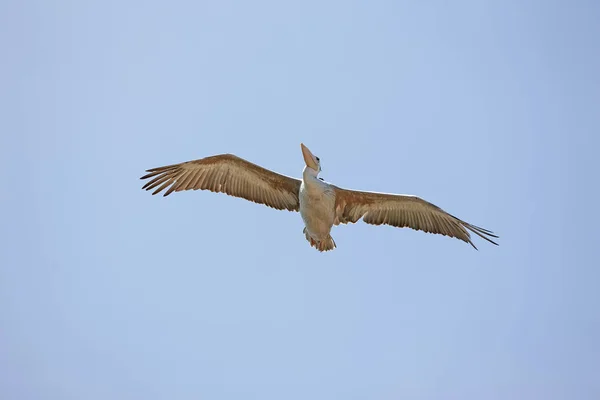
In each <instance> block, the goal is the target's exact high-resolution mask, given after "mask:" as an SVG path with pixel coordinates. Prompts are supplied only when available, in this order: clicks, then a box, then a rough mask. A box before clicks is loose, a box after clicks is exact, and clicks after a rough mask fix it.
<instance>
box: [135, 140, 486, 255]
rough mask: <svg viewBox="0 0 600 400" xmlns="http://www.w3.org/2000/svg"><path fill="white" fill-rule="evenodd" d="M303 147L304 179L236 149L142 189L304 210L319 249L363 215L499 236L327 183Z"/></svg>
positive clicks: (425, 206) (167, 170)
mask: <svg viewBox="0 0 600 400" xmlns="http://www.w3.org/2000/svg"><path fill="white" fill-rule="evenodd" d="M301 148H302V154H303V156H304V161H305V162H306V167H305V168H304V171H303V173H302V180H300V179H295V178H291V177H288V176H285V175H281V174H278V173H276V172H273V171H270V170H268V169H265V168H263V167H260V166H258V165H256V164H253V163H251V162H249V161H246V160H244V159H242V158H240V157H237V156H234V155H232V154H222V155H217V156H211V157H206V158H202V159H199V160H195V161H188V162H184V163H181V164H173V165H168V166H165V167H159V168H152V169H149V170H148V171H147V172H148V174H146V175H144V176H143V177H142V178H141V179H149V178H152V179H151V180H150V181H149V182H147V183H146V184H145V185H144V186H143V189H146V190H150V189H153V188H156V189H155V191H154V192H153V193H152V194H157V193H159V192H161V191H162V190H164V189H166V188H168V189H167V191H166V192H165V196H167V195H169V194H171V193H172V192H174V191H176V192H179V191H182V190H197V189H202V190H210V191H212V192H224V193H226V194H229V195H231V196H235V197H241V198H244V199H246V200H250V201H253V202H255V203H260V204H264V205H266V206H269V207H272V208H275V209H279V210H288V211H299V212H300V215H301V217H302V219H303V221H304V226H305V227H304V230H303V232H304V235H305V237H306V239H307V240H308V242H309V243H310V245H311V246H313V247H315V248H316V249H317V250H319V251H327V250H332V249H334V248H335V247H336V244H335V241H334V240H333V238H332V237H331V228H332V227H333V225H339V224H347V223H354V222H357V221H358V220H360V219H361V218H362V219H363V221H364V222H366V223H368V224H373V225H381V224H386V225H391V226H396V227H400V228H402V227H409V228H413V229H416V230H422V231H425V232H430V233H438V234H442V235H445V236H450V237H455V238H457V239H460V240H462V241H465V242H467V243H469V244H471V245H472V246H473V247H475V245H474V244H473V242H472V241H471V236H470V234H469V231H471V232H473V233H475V234H476V235H478V236H480V237H481V238H483V239H485V240H487V241H488V242H490V243H493V244H497V243H495V242H494V241H493V240H491V239H490V237H492V238H497V237H498V236H496V235H494V234H493V233H492V232H490V231H488V230H486V229H483V228H480V227H477V226H475V225H471V224H469V223H467V222H464V221H462V220H460V219H458V218H456V217H454V216H453V215H451V214H448V213H447V212H445V211H444V210H442V209H441V208H439V207H437V206H435V205H433V204H431V203H429V202H427V201H425V200H423V199H421V198H419V197H416V196H410V195H397V194H388V193H377V192H363V191H356V190H348V189H342V188H339V187H337V186H335V185H332V184H330V183H327V182H325V181H323V180H322V179H321V178H319V177H318V175H319V172H320V171H321V162H320V160H319V158H318V157H316V156H314V155H313V154H312V153H311V152H310V150H308V148H307V147H306V146H304V145H303V144H302V145H301ZM475 248H476V247H475Z"/></svg>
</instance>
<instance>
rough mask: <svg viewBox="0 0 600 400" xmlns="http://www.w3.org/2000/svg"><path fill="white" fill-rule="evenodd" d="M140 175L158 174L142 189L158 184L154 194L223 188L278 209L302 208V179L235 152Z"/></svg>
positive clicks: (156, 169) (154, 186) (150, 175)
mask: <svg viewBox="0 0 600 400" xmlns="http://www.w3.org/2000/svg"><path fill="white" fill-rule="evenodd" d="M146 172H149V174H146V175H144V176H142V177H141V178H140V179H148V178H154V179H152V180H151V181H149V182H147V183H146V184H145V185H144V186H143V187H142V189H146V190H150V189H154V188H157V189H156V190H154V192H152V194H157V193H160V192H162V191H163V190H164V189H166V188H169V189H167V191H166V192H165V194H164V196H168V195H170V194H171V193H173V192H180V191H182V190H198V189H201V190H210V191H211V192H217V193H218V192H223V193H226V194H228V195H230V196H235V197H240V198H243V199H246V200H250V201H253V202H255V203H259V204H264V205H266V206H269V207H272V208H276V209H278V210H289V211H298V208H299V207H300V204H299V202H298V191H299V190H300V183H301V181H300V180H299V179H295V178H290V177H289V176H285V175H281V174H278V173H275V172H273V171H269V170H268V169H265V168H263V167H260V166H258V165H256V164H253V163H251V162H249V161H246V160H244V159H243V158H240V157H237V156H234V155H233V154H222V155H218V156H212V157H206V158H202V159H200V160H194V161H188V162H184V163H181V164H173V165H167V166H165V167H158V168H152V169H149V170H147V171H146Z"/></svg>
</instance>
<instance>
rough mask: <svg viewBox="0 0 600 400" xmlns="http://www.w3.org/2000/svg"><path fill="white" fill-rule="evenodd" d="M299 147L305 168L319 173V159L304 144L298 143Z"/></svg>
mask: <svg viewBox="0 0 600 400" xmlns="http://www.w3.org/2000/svg"><path fill="white" fill-rule="evenodd" d="M300 147H301V148H302V156H303V157H304V162H305V163H306V166H307V167H308V168H310V169H312V170H314V171H315V173H319V172H321V160H319V157H317V156H315V155H314V154H313V153H311V151H310V150H309V149H308V147H306V146H305V145H304V143H300Z"/></svg>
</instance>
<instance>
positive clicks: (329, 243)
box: [302, 228, 336, 251]
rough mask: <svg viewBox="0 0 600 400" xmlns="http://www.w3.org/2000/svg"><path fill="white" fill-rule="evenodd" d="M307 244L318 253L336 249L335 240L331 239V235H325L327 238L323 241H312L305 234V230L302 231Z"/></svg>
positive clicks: (306, 233)
mask: <svg viewBox="0 0 600 400" xmlns="http://www.w3.org/2000/svg"><path fill="white" fill-rule="evenodd" d="M302 232H303V233H304V236H305V237H306V240H308V243H310V245H311V246H312V247H314V248H315V249H317V250H319V251H329V250H333V249H335V248H336V245H335V240H333V238H332V237H331V235H327V238H326V239H324V240H315V239H313V238H312V237H311V236H310V235H309V234H308V232H307V230H306V228H304V230H303V231H302Z"/></svg>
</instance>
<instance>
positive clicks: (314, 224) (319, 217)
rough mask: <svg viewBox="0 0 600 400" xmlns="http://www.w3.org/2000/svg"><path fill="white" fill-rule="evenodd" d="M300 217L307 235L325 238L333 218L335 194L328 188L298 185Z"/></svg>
mask: <svg viewBox="0 0 600 400" xmlns="http://www.w3.org/2000/svg"><path fill="white" fill-rule="evenodd" d="M299 200H300V215H301V216H302V219H303V220H304V225H305V226H306V229H307V230H308V232H309V234H310V235H311V236H312V237H314V238H316V239H320V238H326V237H327V235H329V232H330V231H331V227H332V226H333V220H334V216H335V192H334V191H333V189H331V188H330V187H328V186H325V185H319V186H314V187H311V185H305V184H304V183H303V184H302V185H300V196H299Z"/></svg>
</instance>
